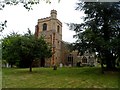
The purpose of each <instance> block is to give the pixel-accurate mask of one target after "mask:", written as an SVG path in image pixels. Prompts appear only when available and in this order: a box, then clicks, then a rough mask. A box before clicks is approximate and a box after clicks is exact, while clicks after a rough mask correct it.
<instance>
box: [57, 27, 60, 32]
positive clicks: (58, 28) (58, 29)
mask: <svg viewBox="0 0 120 90" xmlns="http://www.w3.org/2000/svg"><path fill="white" fill-rule="evenodd" d="M57 32H58V33H59V32H60V26H59V25H58V26H57Z"/></svg>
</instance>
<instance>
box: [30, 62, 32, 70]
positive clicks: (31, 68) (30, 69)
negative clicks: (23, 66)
mask: <svg viewBox="0 0 120 90" xmlns="http://www.w3.org/2000/svg"><path fill="white" fill-rule="evenodd" d="M30 72H32V60H31V62H30Z"/></svg>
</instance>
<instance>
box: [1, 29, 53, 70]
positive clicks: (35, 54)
mask: <svg viewBox="0 0 120 90" xmlns="http://www.w3.org/2000/svg"><path fill="white" fill-rule="evenodd" d="M15 36H17V37H15ZM2 42H3V46H2V47H3V58H4V59H5V60H7V61H8V62H9V63H10V64H11V65H13V64H15V63H18V64H19V65H27V66H28V67H29V68H30V72H31V71H32V63H33V60H36V59H40V60H42V59H45V58H49V57H51V56H52V52H51V46H50V45H49V44H48V43H46V42H45V40H44V38H43V37H40V38H35V36H34V35H33V34H31V31H30V30H29V31H28V33H26V34H24V35H13V34H12V35H11V36H8V37H7V38H4V39H3V41H2ZM16 60H17V61H18V62H16ZM26 63H27V64H26ZM27 66H26V67H27Z"/></svg>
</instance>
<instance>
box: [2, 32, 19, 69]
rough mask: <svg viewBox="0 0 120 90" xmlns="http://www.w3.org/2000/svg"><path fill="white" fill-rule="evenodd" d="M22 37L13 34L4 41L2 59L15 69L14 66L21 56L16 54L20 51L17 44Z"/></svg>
mask: <svg viewBox="0 0 120 90" xmlns="http://www.w3.org/2000/svg"><path fill="white" fill-rule="evenodd" d="M19 36H20V35H18V34H16V33H12V34H10V35H8V36H7V37H5V38H4V39H3V40H2V58H3V59H4V60H7V62H8V63H9V64H10V65H11V67H13V65H14V64H16V63H17V61H18V60H19V56H18V54H17V52H16V50H18V49H19V48H18V45H16V44H18V43H16V41H17V39H18V38H19Z"/></svg>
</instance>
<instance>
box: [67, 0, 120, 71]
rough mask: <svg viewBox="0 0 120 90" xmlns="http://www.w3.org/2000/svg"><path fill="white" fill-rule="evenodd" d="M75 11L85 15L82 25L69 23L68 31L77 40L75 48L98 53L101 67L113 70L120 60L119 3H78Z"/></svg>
mask: <svg viewBox="0 0 120 90" xmlns="http://www.w3.org/2000/svg"><path fill="white" fill-rule="evenodd" d="M77 5H78V6H77V8H76V10H82V11H84V13H85V17H84V23H81V24H74V23H71V24H69V25H70V29H72V30H74V31H75V32H76V35H75V37H76V38H78V40H77V43H76V48H77V49H78V50H79V51H81V50H82V51H85V50H86V49H89V50H90V51H94V52H97V53H98V56H99V58H100V59H101V65H102V66H103V63H104V64H106V67H107V69H109V70H111V69H113V68H115V62H116V59H117V58H120V54H119V47H120V43H119V41H120V26H119V25H120V17H119V15H120V3H119V2H84V3H83V2H79V3H77Z"/></svg>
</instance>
